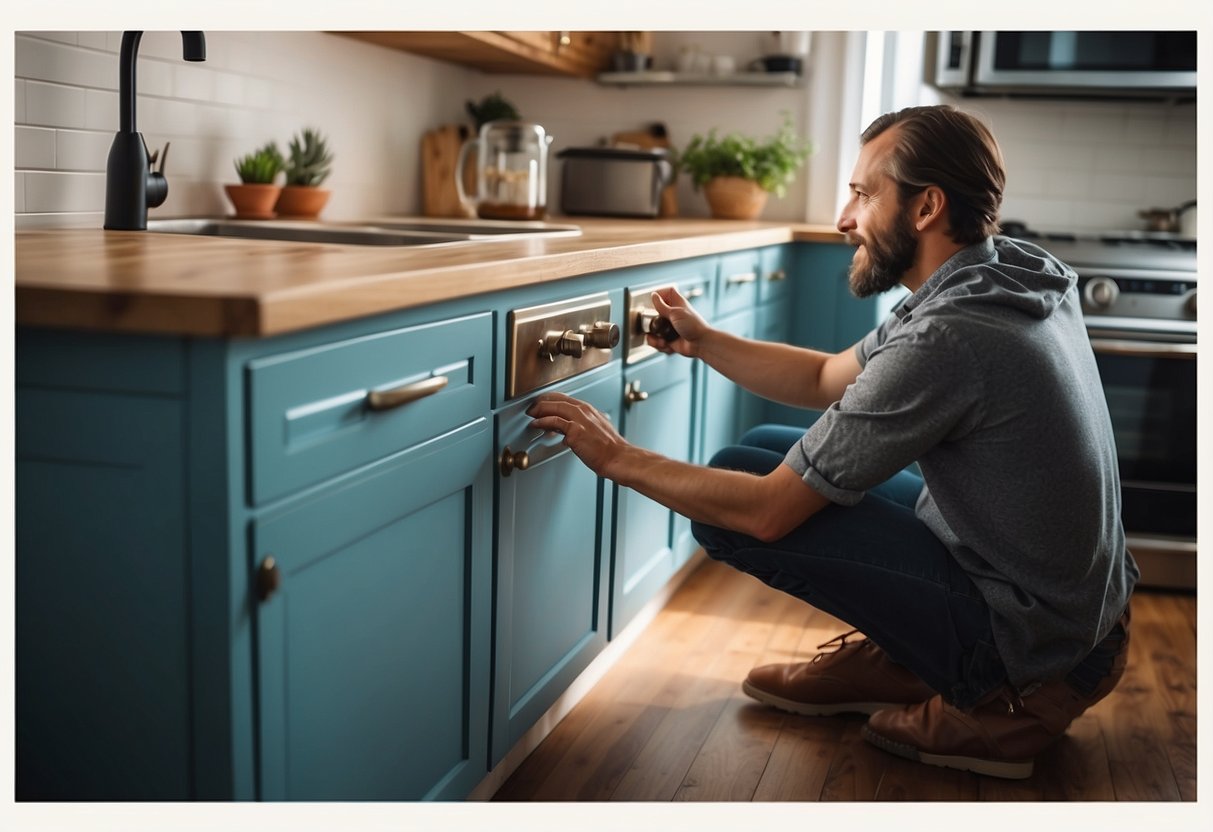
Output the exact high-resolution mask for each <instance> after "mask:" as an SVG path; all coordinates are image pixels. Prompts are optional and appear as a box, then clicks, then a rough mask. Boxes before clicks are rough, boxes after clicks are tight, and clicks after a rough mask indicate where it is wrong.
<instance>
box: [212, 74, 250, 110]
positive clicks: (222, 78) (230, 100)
mask: <svg viewBox="0 0 1213 832" xmlns="http://www.w3.org/2000/svg"><path fill="white" fill-rule="evenodd" d="M214 83H215V90H214V98H213V100H214V101H215V103H216V104H223V105H225V106H228V107H241V106H244V104H245V96H244V93H245V89H246V87H247V83H246V81H245V79H243V78H241V77H240V76H239V75H236V74H235V73H233V72H216V73H215V74H214Z"/></svg>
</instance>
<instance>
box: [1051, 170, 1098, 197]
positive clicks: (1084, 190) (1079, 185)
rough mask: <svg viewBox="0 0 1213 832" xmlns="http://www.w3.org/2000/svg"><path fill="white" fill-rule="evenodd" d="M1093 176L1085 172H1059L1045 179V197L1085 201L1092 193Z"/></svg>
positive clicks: (1054, 172)
mask: <svg viewBox="0 0 1213 832" xmlns="http://www.w3.org/2000/svg"><path fill="white" fill-rule="evenodd" d="M1092 177H1093V174H1092V173H1091V172H1089V171H1083V170H1058V171H1053V172H1052V173H1051V174H1050V175H1049V176H1047V177H1045V196H1051V197H1062V198H1065V199H1083V198H1085V197H1086V196H1087V194H1088V193H1090V191H1091V179H1092Z"/></svg>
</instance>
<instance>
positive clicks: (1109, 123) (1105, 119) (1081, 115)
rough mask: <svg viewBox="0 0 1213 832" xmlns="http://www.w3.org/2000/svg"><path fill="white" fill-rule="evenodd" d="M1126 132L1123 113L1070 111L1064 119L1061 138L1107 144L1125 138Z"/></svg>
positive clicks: (1085, 142)
mask: <svg viewBox="0 0 1213 832" xmlns="http://www.w3.org/2000/svg"><path fill="white" fill-rule="evenodd" d="M1124 133H1125V119H1124V115H1123V114H1111V113H1087V112H1070V113H1066V116H1065V118H1064V119H1063V120H1062V128H1061V138H1062V139H1063V140H1064V141H1066V142H1071V143H1082V144H1107V143H1109V142H1119V141H1121V140H1123V138H1124Z"/></svg>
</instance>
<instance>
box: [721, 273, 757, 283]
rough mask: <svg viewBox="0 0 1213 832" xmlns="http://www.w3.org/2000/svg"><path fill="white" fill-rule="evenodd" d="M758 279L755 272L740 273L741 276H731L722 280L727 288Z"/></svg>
mask: <svg viewBox="0 0 1213 832" xmlns="http://www.w3.org/2000/svg"><path fill="white" fill-rule="evenodd" d="M757 279H758V274H757V273H756V272H742V273H741V274H731V275H729V276H728V277H726V278H725V279H724V282H725V285H727V286H741V285H742V284H744V283H753V282H754V281H755V280H757Z"/></svg>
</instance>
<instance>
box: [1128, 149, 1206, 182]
mask: <svg viewBox="0 0 1213 832" xmlns="http://www.w3.org/2000/svg"><path fill="white" fill-rule="evenodd" d="M1141 169H1142V170H1143V171H1144V172H1145V173H1150V174H1154V173H1157V174H1162V175H1164V176H1176V175H1182V174H1185V173H1186V174H1189V175H1191V176H1192V177H1193V178H1195V175H1196V146H1195V145H1193V146H1191V147H1173V146H1163V147H1157V148H1154V149H1153V151H1150V152H1146V153H1143V154H1142V166H1141Z"/></svg>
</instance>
